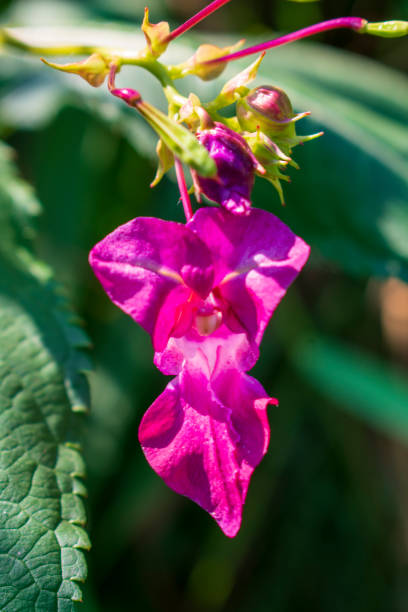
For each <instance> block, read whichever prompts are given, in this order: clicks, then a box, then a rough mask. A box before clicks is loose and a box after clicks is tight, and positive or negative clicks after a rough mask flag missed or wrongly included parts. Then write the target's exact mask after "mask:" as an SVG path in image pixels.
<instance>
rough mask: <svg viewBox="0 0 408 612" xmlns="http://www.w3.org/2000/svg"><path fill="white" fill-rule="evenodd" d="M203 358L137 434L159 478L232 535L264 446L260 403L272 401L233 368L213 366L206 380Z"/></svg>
mask: <svg viewBox="0 0 408 612" xmlns="http://www.w3.org/2000/svg"><path fill="white" fill-rule="evenodd" d="M203 359H204V361H205V356H203ZM204 361H203V363H202V364H200V363H199V359H197V360H195V363H194V364H192V367H189V366H190V364H189V366H187V367H186V368H183V370H182V373H181V374H180V375H179V376H178V377H177V378H175V379H174V380H173V381H172V382H171V383H169V385H167V387H166V389H165V391H164V392H163V393H162V394H161V396H160V397H159V398H158V399H157V400H156V401H155V402H154V403H153V404H152V406H151V407H150V408H149V409H148V411H147V412H146V414H145V416H144V417H143V419H142V422H141V425H140V429H139V439H140V443H141V445H142V448H143V452H144V453H145V455H146V458H147V460H148V462H149V464H150V465H151V467H152V468H153V469H154V470H155V471H156V472H157V473H158V474H159V476H161V477H162V478H163V479H164V481H165V482H166V484H167V485H168V486H169V487H171V488H172V489H174V490H175V491H176V492H177V493H180V494H182V495H186V496H187V497H189V498H190V499H192V500H193V501H195V502H196V503H197V504H199V505H200V506H201V507H202V508H204V510H206V511H207V512H209V514H210V515H211V516H212V517H213V518H214V519H215V520H216V521H217V523H218V524H219V526H220V527H221V529H222V530H223V531H224V533H225V534H226V535H227V536H229V537H233V536H235V535H236V533H237V532H238V530H239V528H240V524H241V516H242V506H243V504H244V502H245V497H246V493H247V489H248V484H249V480H250V477H251V475H252V472H253V470H254V468H255V467H256V465H258V463H259V462H260V460H261V459H262V457H263V456H264V454H265V452H266V449H267V446H268V441H269V426H268V422H267V418H266V406H267V404H268V403H275V400H273V399H272V398H269V397H268V396H267V394H266V393H265V391H264V390H263V389H262V387H261V385H260V384H259V383H258V382H257V381H256V380H255V379H253V378H251V377H249V376H247V375H246V374H242V373H241V372H239V371H238V370H233V369H230V370H228V374H227V375H226V376H224V375H223V372H222V371H220V373H219V374H217V380H216V381H215V382H214V384H213V383H212V381H211V379H210V378H209V377H208V369H207V367H206V365H205V363H204ZM232 387H234V389H232Z"/></svg>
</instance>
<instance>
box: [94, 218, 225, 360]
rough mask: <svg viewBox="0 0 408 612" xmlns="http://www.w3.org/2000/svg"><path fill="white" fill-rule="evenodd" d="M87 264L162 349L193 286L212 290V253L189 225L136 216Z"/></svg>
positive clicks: (96, 250) (201, 290)
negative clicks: (178, 310) (177, 311)
mask: <svg viewBox="0 0 408 612" xmlns="http://www.w3.org/2000/svg"><path fill="white" fill-rule="evenodd" d="M89 262H90V264H91V266H92V268H93V270H94V272H95V274H96V276H97V277H98V279H99V280H100V282H101V283H102V286H103V288H104V289H105V291H106V293H107V294H108V295H109V297H110V298H111V300H112V301H113V302H114V303H115V304H116V305H117V306H119V307H120V308H121V309H122V310H124V311H125V312H126V313H127V314H129V315H130V316H131V317H132V318H133V319H134V320H135V321H137V323H139V324H140V325H141V326H142V327H143V328H144V329H145V330H146V331H147V332H148V333H149V334H151V336H152V341H153V346H154V348H155V350H163V348H164V347H165V346H166V344H167V341H168V338H169V335H170V333H171V331H172V328H173V326H174V324H175V313H176V310H177V309H178V308H179V306H180V305H182V304H184V303H185V302H186V301H187V300H188V298H189V296H190V295H191V290H193V291H195V292H196V293H197V294H198V295H200V296H202V297H206V296H207V295H208V293H209V291H210V290H211V288H212V282H213V276H214V274H213V266H212V257H211V253H210V252H209V251H208V249H207V247H206V246H205V245H204V244H203V242H202V241H201V240H200V238H198V236H197V235H195V234H194V233H193V232H192V231H191V230H190V229H188V228H187V227H186V226H185V225H182V224H180V223H173V222H171V221H162V220H161V219H153V218H148V217H140V218H138V219H133V221H129V223H126V224H125V225H122V226H120V227H118V228H117V229H116V230H115V231H114V232H112V233H111V234H109V235H108V236H106V238H104V239H103V240H102V241H101V242H99V243H98V244H97V245H96V246H95V247H94V248H93V249H92V251H91V253H90V255H89Z"/></svg>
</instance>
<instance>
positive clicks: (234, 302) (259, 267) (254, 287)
mask: <svg viewBox="0 0 408 612" xmlns="http://www.w3.org/2000/svg"><path fill="white" fill-rule="evenodd" d="M188 227H191V229H193V230H194V231H195V232H196V233H197V235H198V236H199V237H200V238H201V240H202V241H203V242H204V243H205V244H206V245H207V247H208V249H209V250H210V251H211V253H212V254H213V260H214V262H216V269H215V280H214V285H216V286H218V287H217V291H219V292H220V295H221V297H222V298H223V299H224V300H225V301H226V302H227V303H228V304H229V305H230V307H231V309H232V312H233V315H234V316H235V320H236V321H238V322H239V323H240V324H241V325H242V326H243V327H244V328H245V329H246V331H247V334H248V337H249V339H250V340H251V341H254V342H256V343H257V344H258V345H259V343H260V342H261V339H262V335H263V332H264V329H265V327H266V325H267V324H268V321H269V319H270V317H271V316H272V314H273V312H274V310H275V308H276V306H277V305H278V304H279V302H280V301H281V299H282V298H283V296H284V295H285V293H286V289H287V288H288V286H289V285H290V284H291V283H292V281H293V280H294V279H295V278H296V276H297V275H298V273H299V272H300V270H301V269H302V267H303V265H304V264H305V263H306V260H307V258H308V256H309V251H310V248H309V246H308V245H307V244H306V243H305V242H304V241H303V240H302V239H301V238H299V237H298V236H296V235H295V234H294V233H293V232H292V231H291V230H290V229H289V227H288V226H287V225H285V224H284V223H282V221H280V220H279V219H278V218H277V217H275V216H274V215H273V214H271V213H269V212H267V211H265V210H260V209H256V208H254V209H251V212H250V214H249V215H248V216H247V217H237V216H233V215H229V214H228V213H227V212H225V211H224V210H222V209H216V208H211V209H208V208H207V209H204V208H201V209H200V210H198V211H197V212H196V214H195V215H194V217H193V218H192V219H191V221H190V222H189V223H188Z"/></svg>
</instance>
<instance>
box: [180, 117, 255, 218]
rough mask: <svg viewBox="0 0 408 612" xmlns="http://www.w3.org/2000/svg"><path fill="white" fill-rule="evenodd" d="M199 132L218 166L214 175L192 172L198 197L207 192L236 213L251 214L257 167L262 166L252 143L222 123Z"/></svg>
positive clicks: (208, 195) (211, 198)
mask: <svg viewBox="0 0 408 612" xmlns="http://www.w3.org/2000/svg"><path fill="white" fill-rule="evenodd" d="M196 136H197V138H198V140H199V142H200V143H201V144H202V145H204V147H205V148H206V149H207V151H208V152H209V154H210V157H211V158H212V159H213V160H214V161H215V164H216V166H217V175H216V176H215V177H214V178H204V177H202V176H200V175H199V174H198V173H196V172H193V173H192V174H193V179H194V186H195V190H196V195H197V197H198V198H199V197H200V195H201V194H202V193H203V194H204V195H205V196H207V198H209V199H210V200H213V201H214V202H217V203H218V204H221V206H223V207H224V208H226V209H227V210H229V211H230V212H232V213H234V214H237V215H246V214H248V213H249V209H250V206H251V200H250V197H251V191H252V187H253V184H254V178H255V170H257V169H259V170H260V169H261V168H260V164H259V163H258V162H257V160H256V159H255V157H254V155H253V154H252V152H251V150H250V148H249V146H248V145H247V143H246V142H245V140H244V139H243V138H242V136H240V135H239V134H237V133H236V132H234V131H233V130H231V129H230V128H228V127H226V126H225V125H223V124H222V123H215V124H214V127H213V128H211V129H208V130H202V131H200V132H197V134H196Z"/></svg>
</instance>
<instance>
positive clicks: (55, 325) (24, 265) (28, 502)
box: [0, 145, 89, 612]
mask: <svg viewBox="0 0 408 612" xmlns="http://www.w3.org/2000/svg"><path fill="white" fill-rule="evenodd" d="M10 156H11V153H10V150H9V149H6V148H5V147H4V145H1V148H0V168H1V170H0V211H1V212H0V215H1V224H0V228H1V229H0V232H1V245H0V380H1V384H0V481H1V487H0V529H1V538H0V540H1V544H0V547H1V551H0V606H1V610H4V612H17V611H20V610H21V611H29V610H33V611H34V610H36V611H39V612H40V611H44V610H47V611H48V610H58V611H64V612H65V611H68V610H73V609H74V607H73V606H74V603H73V602H74V601H77V600H80V599H81V592H80V589H79V587H78V585H77V582H78V581H83V580H84V579H85V577H86V563H85V559H84V556H83V553H82V549H86V548H89V541H88V537H87V535H86V532H85V531H84V529H83V525H84V523H85V512H84V507H83V502H82V500H81V498H82V497H83V495H84V494H85V489H84V486H83V484H82V482H81V479H82V478H83V476H84V465H83V460H82V458H81V454H80V447H79V444H78V428H79V424H80V423H79V421H80V417H79V416H78V415H77V414H74V411H75V412H83V411H84V410H86V407H87V404H88V396H87V384H86V380H85V377H84V370H86V369H88V361H87V359H86V357H85V356H84V354H83V353H82V351H81V349H83V348H85V347H86V346H87V339H86V337H85V335H84V334H83V332H82V331H81V330H80V329H79V328H78V327H77V326H76V324H75V320H74V317H73V315H72V313H70V312H69V310H68V309H67V306H66V304H65V299H64V298H63V297H62V296H61V295H60V291H59V289H58V287H57V286H56V284H55V283H54V282H53V281H52V280H51V278H50V272H49V270H48V269H47V268H46V267H45V266H44V265H43V264H40V263H39V262H38V261H37V260H36V259H35V258H34V257H33V256H32V255H31V253H30V250H29V245H30V240H31V238H32V236H33V217H35V215H36V214H37V213H38V212H39V208H40V207H39V204H38V202H37V201H36V199H35V197H34V196H33V193H32V191H31V189H30V188H29V187H28V186H27V185H25V183H24V182H23V181H22V180H21V179H19V178H18V177H17V175H16V170H15V168H14V166H13V164H12V163H11V160H10Z"/></svg>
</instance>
